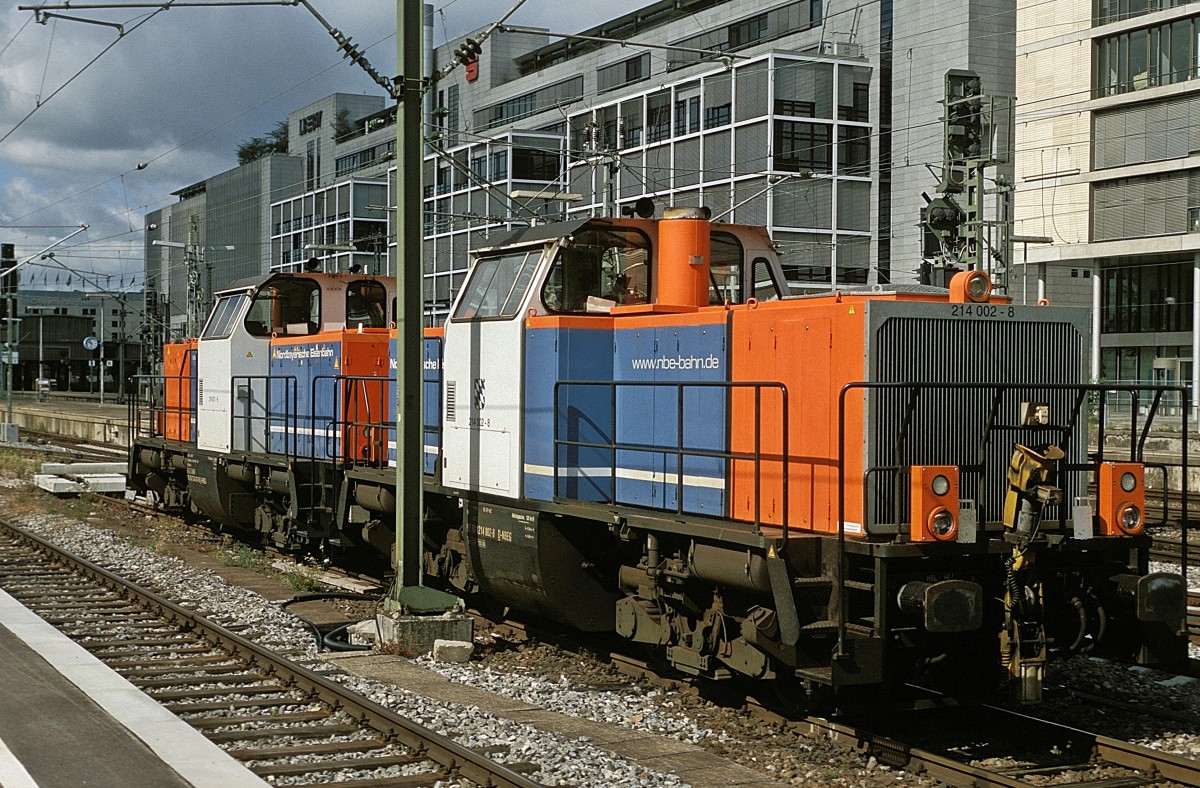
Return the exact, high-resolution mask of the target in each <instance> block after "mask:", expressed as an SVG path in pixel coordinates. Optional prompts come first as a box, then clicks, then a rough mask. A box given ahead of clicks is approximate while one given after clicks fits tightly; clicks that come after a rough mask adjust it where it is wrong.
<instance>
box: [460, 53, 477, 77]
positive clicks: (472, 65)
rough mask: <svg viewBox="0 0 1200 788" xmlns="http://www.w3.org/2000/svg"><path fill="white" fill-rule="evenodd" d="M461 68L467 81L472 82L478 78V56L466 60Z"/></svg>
mask: <svg viewBox="0 0 1200 788" xmlns="http://www.w3.org/2000/svg"><path fill="white" fill-rule="evenodd" d="M463 69H464V71H465V74H464V75H465V76H466V78H467V81H468V82H474V81H475V80H477V79H479V58H477V57H473V58H471V59H470V60H468V61H467V62H466V63H465V64H464V66H463Z"/></svg>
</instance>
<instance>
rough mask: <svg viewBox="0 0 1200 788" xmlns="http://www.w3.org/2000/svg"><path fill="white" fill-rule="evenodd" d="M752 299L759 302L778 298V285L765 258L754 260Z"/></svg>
mask: <svg viewBox="0 0 1200 788" xmlns="http://www.w3.org/2000/svg"><path fill="white" fill-rule="evenodd" d="M754 297H755V298H756V299H758V300H759V301H775V300H776V299H778V298H779V297H780V294H779V283H778V282H776V281H775V275H774V274H773V273H771V263H770V262H768V261H767V259H766V258H765V257H756V258H754Z"/></svg>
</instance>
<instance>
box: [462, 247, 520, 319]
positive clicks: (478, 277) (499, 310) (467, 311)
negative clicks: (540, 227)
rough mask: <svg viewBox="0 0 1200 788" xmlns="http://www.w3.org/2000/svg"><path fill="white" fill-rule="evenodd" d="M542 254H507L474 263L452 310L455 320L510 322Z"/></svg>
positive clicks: (483, 258)
mask: <svg viewBox="0 0 1200 788" xmlns="http://www.w3.org/2000/svg"><path fill="white" fill-rule="evenodd" d="M540 258H541V250H540V249H535V250H531V251H521V252H510V253H509V254H504V255H500V256H497V257H481V258H479V259H478V260H476V261H475V265H474V266H473V267H472V268H471V274H470V276H468V277H467V283H466V285H464V292H463V295H462V298H460V299H459V302H458V306H457V308H455V310H454V317H453V319H454V320H476V319H484V318H510V317H513V316H514V315H516V314H517V311H518V310H519V309H520V308H521V302H522V300H523V299H524V297H525V292H526V291H527V290H528V289H529V280H530V279H532V278H533V271H534V269H535V268H537V262H538V260H539V259H540Z"/></svg>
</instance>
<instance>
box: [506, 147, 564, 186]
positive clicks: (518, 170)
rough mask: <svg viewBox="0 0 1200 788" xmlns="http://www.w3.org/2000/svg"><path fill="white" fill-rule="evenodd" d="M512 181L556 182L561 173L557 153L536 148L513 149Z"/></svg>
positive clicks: (560, 163) (560, 164)
mask: <svg viewBox="0 0 1200 788" xmlns="http://www.w3.org/2000/svg"><path fill="white" fill-rule="evenodd" d="M512 154H513V179H514V180H518V181H556V180H558V176H559V175H560V173H561V171H562V162H561V160H560V158H559V155H558V151H550V150H538V149H537V148H513V152H512Z"/></svg>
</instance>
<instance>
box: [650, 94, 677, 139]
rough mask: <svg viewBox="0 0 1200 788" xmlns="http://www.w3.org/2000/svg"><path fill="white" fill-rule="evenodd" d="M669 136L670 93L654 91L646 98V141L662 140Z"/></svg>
mask: <svg viewBox="0 0 1200 788" xmlns="http://www.w3.org/2000/svg"><path fill="white" fill-rule="evenodd" d="M670 136H671V94H670V93H655V94H653V95H651V96H649V97H647V98H646V141H647V142H662V141H663V140H665V139H667V138H668V137H670Z"/></svg>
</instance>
